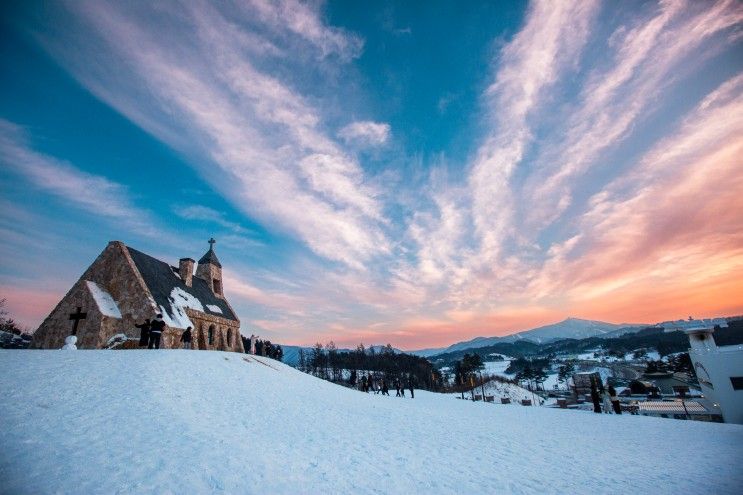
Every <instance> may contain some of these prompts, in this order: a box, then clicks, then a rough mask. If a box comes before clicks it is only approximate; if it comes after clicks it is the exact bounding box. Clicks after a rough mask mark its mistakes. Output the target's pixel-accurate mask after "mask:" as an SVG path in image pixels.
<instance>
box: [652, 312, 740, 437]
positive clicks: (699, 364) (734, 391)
mask: <svg viewBox="0 0 743 495" xmlns="http://www.w3.org/2000/svg"><path fill="white" fill-rule="evenodd" d="M715 324H717V325H719V326H720V327H727V322H722V323H720V322H717V321H715V323H714V324H712V322H711V321H708V320H688V321H683V320H680V321H674V322H667V323H665V324H664V326H665V325H668V326H666V327H665V328H666V329H668V328H669V327H670V328H673V329H676V330H681V331H683V332H684V333H685V334H686V335H688V336H689V342H690V344H691V349H689V357H690V358H691V362H692V363H693V364H694V369H695V370H696V372H697V378H698V379H699V385H700V386H701V387H702V392H703V393H704V395H705V397H707V398H708V399H709V400H711V401H712V402H714V403H715V404H717V405H719V407H720V410H721V411H722V417H723V419H724V420H725V422H726V423H739V424H743V344H735V345H726V346H719V347H718V346H717V344H716V343H715V339H714V338H713V337H712V333H713V332H714V325H715Z"/></svg>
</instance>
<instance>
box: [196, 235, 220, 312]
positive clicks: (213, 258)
mask: <svg viewBox="0 0 743 495" xmlns="http://www.w3.org/2000/svg"><path fill="white" fill-rule="evenodd" d="M216 242H217V241H215V240H214V238H213V237H212V238H211V239H209V251H207V252H206V254H204V256H202V257H201V259H200V260H199V265H198V266H197V267H196V276H197V277H199V278H201V279H204V280H206V283H207V284H209V288H210V289H211V290H212V292H214V295H216V296H217V297H222V298H223V297H224V292H223V290H222V264H221V263H220V262H219V259H217V254H216V253H215V252H214V244H215V243H216Z"/></svg>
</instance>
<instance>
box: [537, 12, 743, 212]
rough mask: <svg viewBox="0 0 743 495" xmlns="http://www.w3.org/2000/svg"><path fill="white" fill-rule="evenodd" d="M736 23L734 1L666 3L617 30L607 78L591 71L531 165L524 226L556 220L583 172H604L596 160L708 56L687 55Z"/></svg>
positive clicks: (739, 16) (740, 16)
mask: <svg viewBox="0 0 743 495" xmlns="http://www.w3.org/2000/svg"><path fill="white" fill-rule="evenodd" d="M700 7H703V8H700ZM741 22H743V11H741V9H740V8H739V5H738V3H737V2H735V1H720V2H717V3H715V4H714V5H708V4H703V5H702V4H700V5H697V6H690V5H688V4H687V3H686V2H683V1H669V2H662V3H661V4H660V6H659V9H658V12H657V13H656V15H654V16H652V17H650V18H649V19H642V20H640V21H638V22H637V24H636V25H635V26H633V27H631V28H629V29H627V28H626V27H624V26H622V28H620V29H619V30H617V31H616V32H615V33H614V34H613V35H612V37H611V39H612V40H613V45H614V46H613V49H614V50H613V53H612V57H611V62H610V68H609V70H608V71H605V70H598V69H597V70H594V71H593V73H592V74H591V75H590V76H589V78H588V81H587V82H586V84H585V85H584V87H583V90H582V92H581V96H580V103H579V106H578V108H576V109H574V110H573V111H571V115H570V117H569V120H568V122H567V123H566V126H565V127H566V130H567V131H565V130H564V129H561V132H560V135H559V136H558V137H557V138H556V139H558V140H559V142H555V143H554V145H552V146H547V147H544V149H545V151H544V152H543V153H542V156H541V157H540V158H539V159H538V160H539V161H540V162H541V163H543V164H544V168H543V169H542V170H541V171H540V172H539V173H537V174H534V176H533V177H532V180H530V181H529V182H528V185H527V190H529V191H531V194H529V196H530V203H532V204H536V205H538V207H536V208H534V209H533V210H532V211H531V212H530V213H529V216H530V219H531V220H532V221H534V222H537V225H538V226H540V225H539V223H541V225H544V223H549V222H551V221H553V220H554V219H555V218H556V217H557V216H558V215H560V214H561V213H562V212H563V211H564V210H565V209H566V208H567V206H568V205H569V204H570V203H571V201H572V189H574V188H575V185H576V182H577V181H576V180H574V179H575V178H576V177H578V176H579V175H580V174H582V173H584V172H585V171H586V170H587V169H588V168H589V167H592V166H602V165H603V164H602V163H601V161H598V162H597V160H598V157H599V154H600V153H601V152H602V151H605V150H607V149H609V148H610V147H612V146H616V145H617V144H618V143H619V142H621V141H622V140H623V139H626V138H627V136H628V133H629V132H630V131H631V130H632V127H633V125H634V124H636V123H637V122H638V121H641V120H643V119H647V118H648V116H650V115H651V114H652V112H653V110H655V109H656V108H657V107H658V102H659V101H662V96H663V95H662V92H663V91H664V90H665V89H666V88H668V86H669V85H670V84H673V83H674V82H677V80H678V78H679V77H681V76H683V74H684V70H685V69H687V70H688V67H689V65H690V60H693V62H692V63H693V64H695V65H701V63H702V62H703V61H704V60H705V58H706V57H708V56H710V55H711V54H712V53H713V52H707V53H706V54H705V53H703V52H702V53H699V52H698V53H697V54H696V56H695V57H693V59H692V58H691V57H690V55H691V54H692V53H694V52H695V50H698V49H699V48H700V47H701V46H702V44H703V43H704V42H705V41H707V40H709V39H710V38H711V37H713V36H716V35H719V34H721V33H723V32H725V31H726V30H729V29H731V28H733V27H734V26H737V25H740V23H741ZM723 43H725V42H724V41H723ZM604 166H605V165H604Z"/></svg>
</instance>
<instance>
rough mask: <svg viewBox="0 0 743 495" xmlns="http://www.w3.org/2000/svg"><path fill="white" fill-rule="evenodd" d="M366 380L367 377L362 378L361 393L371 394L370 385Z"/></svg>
mask: <svg viewBox="0 0 743 495" xmlns="http://www.w3.org/2000/svg"><path fill="white" fill-rule="evenodd" d="M366 380H367V379H366V375H364V376H362V377H361V391H362V392H366V393H369V385H368V383H367V381H366Z"/></svg>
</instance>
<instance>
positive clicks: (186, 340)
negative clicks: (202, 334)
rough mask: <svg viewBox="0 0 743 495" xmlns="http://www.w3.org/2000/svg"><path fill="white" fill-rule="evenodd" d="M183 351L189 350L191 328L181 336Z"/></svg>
mask: <svg viewBox="0 0 743 495" xmlns="http://www.w3.org/2000/svg"><path fill="white" fill-rule="evenodd" d="M181 342H183V348H184V349H191V327H188V328H187V329H186V330H185V331H184V332H183V334H182V335H181Z"/></svg>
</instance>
